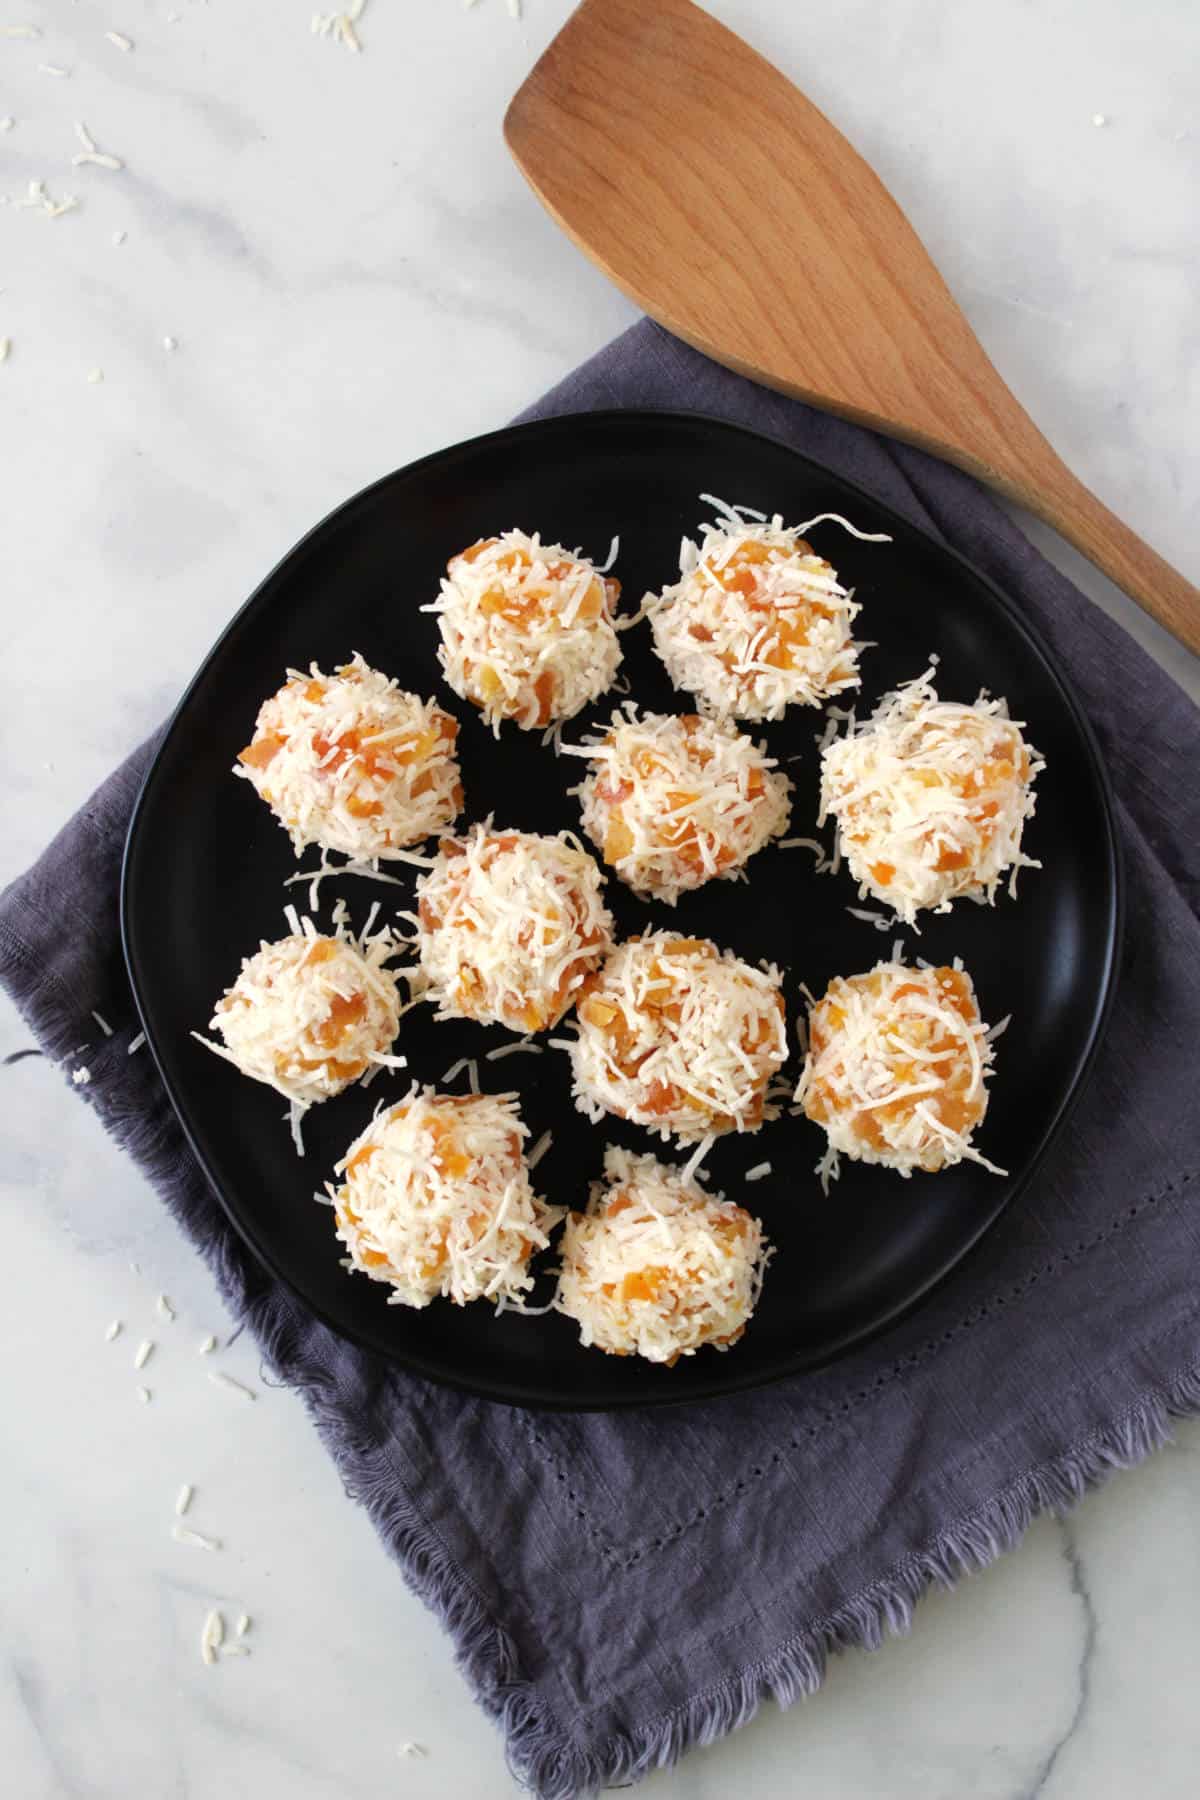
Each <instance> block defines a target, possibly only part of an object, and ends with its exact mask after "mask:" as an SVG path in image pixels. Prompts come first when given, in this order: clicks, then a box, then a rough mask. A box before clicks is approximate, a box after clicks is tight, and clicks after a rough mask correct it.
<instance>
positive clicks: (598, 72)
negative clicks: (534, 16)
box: [504, 0, 1200, 650]
mask: <svg viewBox="0 0 1200 1800" xmlns="http://www.w3.org/2000/svg"><path fill="white" fill-rule="evenodd" d="M504 134H505V138H506V139H507V142H508V146H509V148H510V150H511V151H512V153H513V155H514V157H515V158H516V160H517V162H518V164H519V165H520V167H521V169H522V171H523V173H524V174H525V176H526V178H527V179H528V181H529V183H530V185H531V186H532V188H533V190H534V192H535V193H536V194H537V195H538V197H539V199H540V200H541V201H542V202H543V203H544V205H545V206H546V207H547V208H548V209H549V211H550V212H551V214H552V215H553V216H554V218H555V219H557V220H558V222H559V224H560V225H561V226H562V227H563V229H564V230H565V231H566V232H567V233H568V235H569V236H570V237H572V238H573V239H574V241H575V242H576V243H577V244H578V245H579V246H580V248H581V249H583V250H585V251H586V252H587V254H588V255H589V256H590V257H591V258H592V259H593V260H594V261H595V262H597V263H598V264H599V266H600V267H601V269H603V270H604V272H605V274H607V275H609V276H610V277H611V278H612V280H613V281H615V282H616V283H617V285H618V286H619V287H621V288H623V289H624V290H625V292H626V293H627V294H628V295H629V296H630V297H631V298H632V299H633V300H635V301H636V302H637V304H638V305H639V306H640V307H642V308H643V309H644V310H645V311H646V312H648V313H650V314H651V316H652V317H654V318H656V319H658V320H659V321H660V322H661V323H662V324H663V325H665V326H666V327H667V328H668V330H670V331H673V332H675V333H676V334H677V335H678V336H679V337H681V338H684V339H686V341H687V342H688V343H689V344H694V345H695V346H696V348H697V349H698V350H702V351H704V353H705V354H706V355H708V356H712V357H715V358H716V359H717V361H718V362H723V363H726V364H727V365H728V366H729V367H730V368H732V369H736V370H738V372H739V373H740V374H743V375H749V376H751V377H752V378H753V379H754V380H756V381H761V382H765V383H766V384H767V385H768V386H769V387H774V388H780V389H782V390H783V392H784V393H787V394H794V395H797V396H798V397H799V398H801V399H803V400H810V401H812V402H813V403H814V404H815V405H817V406H822V407H827V408H828V409H829V410H830V411H832V412H837V413H843V414H845V415H846V417H847V418H851V419H856V420H858V421H859V422H860V423H861V424H864V425H870V426H872V427H873V428H874V429H875V430H877V431H884V432H888V433H890V434H891V435H893V436H895V437H900V438H906V439H908V440H909V441H910V442H911V443H914V444H919V445H920V446H921V448H922V449H925V450H931V451H933V452H934V453H935V454H936V455H938V456H943V457H945V458H946V459H947V460H948V461H950V462H953V463H957V464H958V465H959V467H960V468H963V469H967V470H969V472H970V473H971V474H972V475H976V476H979V477H980V478H981V479H983V480H984V481H988V482H990V483H991V484H992V485H993V486H994V487H997V488H999V489H1000V491H1001V493H1003V494H1007V495H1008V496H1009V497H1010V498H1012V499H1013V500H1017V501H1019V502H1020V503H1021V504H1022V505H1023V506H1027V507H1028V508H1029V509H1030V511H1031V512H1034V513H1037V514H1038V516H1039V517H1041V518H1043V519H1045V520H1046V521H1047V522H1048V523H1049V524H1051V525H1053V526H1054V527H1055V529H1056V530H1057V531H1060V532H1061V533H1062V535H1063V536H1064V537H1065V538H1068V539H1069V540H1070V541H1071V543H1073V544H1075V545H1076V546H1077V547H1078V548H1079V549H1080V550H1082V551H1083V553H1084V555H1085V556H1087V557H1089V558H1090V559H1091V561H1092V562H1094V563H1095V564H1096V566H1097V567H1098V568H1100V569H1103V570H1104V572H1105V574H1107V575H1109V576H1111V577H1112V579H1113V580H1114V581H1115V582H1117V583H1118V584H1119V585H1120V586H1121V587H1122V588H1124V590H1125V592H1126V593H1127V594H1130V595H1131V596H1132V597H1133V599H1135V600H1136V601H1137V602H1138V603H1139V604H1140V605H1141V606H1144V607H1145V609H1146V611H1147V612H1149V613H1152V614H1153V615H1154V617H1155V618H1156V619H1158V620H1160V621H1161V622H1162V624H1164V625H1165V626H1166V627H1167V629H1168V630H1169V631H1173V632H1174V633H1175V635H1176V636H1177V637H1179V638H1181V639H1182V640H1183V642H1184V643H1186V644H1187V645H1189V646H1190V648H1191V649H1193V650H1200V592H1198V591H1197V589H1196V588H1194V587H1192V586H1191V584H1190V583H1189V582H1187V581H1185V580H1184V579H1183V577H1182V576H1181V575H1180V574H1179V573H1178V572H1177V571H1176V570H1175V569H1173V568H1171V566H1170V564H1169V563H1167V562H1164V560H1163V558H1162V557H1161V556H1158V555H1157V554H1156V553H1155V552H1154V551H1153V550H1151V549H1150V547H1149V545H1147V544H1144V543H1143V542H1142V540H1141V539H1140V538H1139V537H1138V536H1137V535H1136V534H1135V533H1134V532H1132V531H1131V530H1130V529H1129V527H1128V526H1127V525H1124V524H1122V522H1121V520H1120V519H1118V518H1117V517H1116V516H1115V514H1113V513H1111V512H1110V511H1109V510H1108V508H1107V507H1106V506H1104V505H1103V504H1102V503H1101V502H1100V501H1099V500H1097V498H1096V496H1095V495H1094V494H1093V493H1091V492H1090V491H1089V490H1088V489H1087V488H1086V487H1084V485H1083V483H1082V482H1081V481H1078V480H1077V479H1076V478H1075V476H1074V475H1072V473H1071V471H1070V470H1069V469H1068V468H1067V467H1066V465H1065V463H1063V462H1062V461H1061V460H1060V458H1059V457H1058V456H1057V455H1056V454H1055V452H1054V451H1053V450H1052V449H1051V447H1050V445H1049V444H1048V443H1047V442H1046V439H1045V438H1044V437H1043V436H1042V434H1041V432H1040V431H1039V430H1038V429H1037V427H1036V426H1035V425H1034V423H1033V421H1032V419H1030V417H1029V415H1028V414H1027V413H1026V412H1025V411H1024V409H1023V408H1022V407H1021V406H1020V405H1019V404H1018V402H1017V401H1016V399H1015V398H1014V397H1013V395H1012V394H1011V393H1010V392H1009V390H1008V388H1007V387H1006V386H1005V384H1004V382H1003V381H1002V380H1001V379H1000V376H999V375H998V374H997V373H996V370H995V369H994V368H993V367H992V364H991V363H990V362H989V361H988V358H987V356H986V355H985V353H984V350H983V347H982V345H981V344H980V343H979V340H978V339H977V338H976V336H975V334H974V332H973V331H972V330H971V327H970V326H969V325H968V324H967V321H966V319H965V318H964V316H963V314H962V313H961V312H960V311H959V309H958V307H957V305H956V304H955V302H954V300H953V298H952V296H951V294H950V291H949V289H948V288H947V287H946V284H945V282H944V281H943V280H942V278H941V276H940V275H939V274H938V272H937V270H936V269H935V268H934V266H933V263H932V262H931V261H930V259H929V257H928V255H927V254H926V252H925V249H924V247H923V245H922V244H921V242H920V240H919V239H918V237H917V235H916V233H915V232H914V231H913V229H912V226H911V225H910V224H909V223H908V220H907V219H906V218H905V216H904V214H903V213H902V212H901V211H900V208H899V207H898V206H897V205H896V202H895V201H894V200H893V199H892V197H891V195H890V194H889V193H888V192H887V190H886V188H885V187H884V186H883V184H882V183H881V182H880V181H879V179H878V178H877V176H876V175H875V174H874V173H873V172H872V171H871V170H870V169H869V168H868V167H867V165H866V163H865V162H864V161H863V160H862V158H861V157H860V156H859V155H858V154H857V152H856V151H854V150H852V149H851V147H850V145H849V144H848V143H847V142H846V140H845V138H843V137H842V135H841V133H840V132H838V131H836V130H835V129H834V127H833V126H832V125H831V124H830V123H829V121H828V119H826V118H825V117H824V115H823V114H822V113H820V112H818V111H817V108H816V107H815V106H813V105H812V104H811V102H810V101H808V100H806V99H805V97H804V95H803V94H802V93H800V91H799V90H798V89H797V88H795V87H793V86H792V84H791V82H790V81H788V80H787V79H786V78H785V77H784V76H783V75H781V74H780V72H779V71H778V69H775V68H773V67H772V65H771V64H770V63H769V62H767V61H766V60H765V59H764V58H763V57H761V56H759V55H758V53H757V52H756V51H754V50H751V49H750V47H749V45H748V44H745V43H743V42H742V40H741V38H739V37H737V36H735V35H734V33H733V32H731V31H728V30H726V28H725V27H724V26H723V25H720V24H718V23H717V21H716V20H715V19H713V18H711V17H710V16H709V14H707V13H705V12H702V11H701V10H700V8H699V7H697V6H693V5H692V4H691V0H583V4H582V5H581V6H580V7H579V8H578V9H577V11H576V12H574V13H573V14H572V16H571V18H570V19H569V20H568V21H567V24H566V25H565V26H564V28H563V30H562V31H561V32H560V33H559V35H558V36H557V37H556V38H555V40H554V42H553V43H552V44H551V45H550V48H549V49H548V50H547V51H546V53H545V55H544V56H543V57H542V59H541V61H540V62H539V63H538V64H537V66H536V67H535V68H534V70H533V72H532V74H531V75H530V76H529V77H528V79H527V80H526V82H525V84H524V86H523V87H522V88H521V89H520V91H519V92H518V94H517V95H516V98H515V99H514V100H513V102H512V105H511V106H510V107H509V109H508V115H507V117H506V119H505V122H504Z"/></svg>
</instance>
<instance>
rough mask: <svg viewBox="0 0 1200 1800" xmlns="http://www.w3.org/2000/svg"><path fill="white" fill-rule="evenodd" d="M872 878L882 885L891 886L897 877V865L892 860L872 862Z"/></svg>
mask: <svg viewBox="0 0 1200 1800" xmlns="http://www.w3.org/2000/svg"><path fill="white" fill-rule="evenodd" d="M871 879H872V881H877V882H878V883H879V885H880V887H890V886H891V884H892V882H893V881H894V880H895V879H896V869H895V865H894V864H892V863H890V862H877V863H872V864H871Z"/></svg>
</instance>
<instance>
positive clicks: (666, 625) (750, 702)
mask: <svg viewBox="0 0 1200 1800" xmlns="http://www.w3.org/2000/svg"><path fill="white" fill-rule="evenodd" d="M701 499H703V500H706V501H709V502H711V503H712V504H713V505H714V506H716V507H717V508H718V511H719V517H718V519H717V521H716V522H715V523H709V524H705V525H703V526H702V527H701V537H700V542H699V544H696V543H694V542H693V540H692V539H691V538H684V540H683V542H682V544H681V546H680V552H679V570H680V574H679V580H678V581H677V582H674V583H673V584H671V585H670V586H668V587H665V588H664V589H663V590H662V592H661V594H647V595H646V597H645V599H644V600H643V602H642V604H643V607H644V609H645V611H646V612H647V613H648V614H649V617H650V629H651V632H652V634H653V637H654V648H655V652H656V654H657V655H658V656H659V658H660V659H661V660H662V662H663V664H664V665H665V667H666V670H667V673H668V675H669V676H670V678H671V680H672V682H673V683H674V684H675V686H676V687H677V688H683V689H684V690H685V691H686V692H688V693H692V694H694V695H695V696H696V698H697V701H698V702H699V705H700V707H701V710H702V711H704V712H709V713H713V714H716V715H717V716H718V717H727V716H733V717H736V718H743V719H781V718H782V717H783V715H784V712H785V710H786V709H787V707H789V706H794V705H800V706H820V705H821V704H822V703H823V702H824V701H826V700H828V699H830V698H832V696H833V695H835V694H841V693H845V692H846V691H847V690H848V689H850V688H854V687H857V686H858V682H859V674H858V652H859V650H860V648H861V647H862V646H861V645H859V644H857V643H855V641H854V638H853V635H852V626H853V624H854V620H855V619H856V618H857V616H858V613H859V611H860V608H859V606H858V604H857V602H856V601H855V599H854V597H853V594H852V593H851V592H850V591H848V590H847V589H846V588H844V587H843V586H842V584H841V582H840V581H839V580H838V578H837V574H836V572H835V571H834V569H833V568H832V567H831V566H830V564H829V563H827V562H826V561H825V559H824V558H823V557H821V556H818V555H817V554H816V552H815V551H814V550H813V548H812V546H811V545H810V544H809V543H808V542H807V541H806V539H805V537H804V533H805V532H806V531H809V530H811V529H812V527H813V526H814V525H816V524H819V523H820V522H821V520H820V519H812V520H809V521H808V522H807V523H806V524H804V525H794V526H789V525H785V524H784V522H783V519H782V517H781V515H780V514H778V513H776V514H775V516H774V517H773V518H771V519H769V520H767V519H764V518H763V516H762V515H761V514H753V516H752V517H751V516H747V515H750V514H751V509H750V508H747V507H731V506H728V505H726V503H725V502H723V501H717V500H714V499H713V496H711V495H707V494H705V495H701ZM834 517H836V515H832V514H823V515H822V518H834ZM838 523H839V524H842V525H843V526H845V528H846V529H847V530H848V531H850V532H851V533H852V534H853V535H854V536H855V537H868V536H871V541H878V542H884V543H886V542H890V539H888V538H886V537H885V536H883V535H882V534H878V535H872V534H868V533H865V532H860V531H857V530H856V529H855V528H854V527H853V526H851V525H850V524H849V522H848V521H847V520H844V519H838Z"/></svg>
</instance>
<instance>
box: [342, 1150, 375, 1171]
mask: <svg viewBox="0 0 1200 1800" xmlns="http://www.w3.org/2000/svg"><path fill="white" fill-rule="evenodd" d="M377 1147H378V1146H377V1145H375V1144H364V1145H363V1146H362V1148H361V1149H360V1150H356V1151H355V1152H354V1155H353V1156H352V1157H351V1158H350V1160H349V1162H348V1163H347V1164H346V1173H347V1175H353V1173H354V1171H355V1169H359V1168H361V1167H362V1165H363V1164H364V1163H366V1162H370V1160H371V1158H372V1157H373V1156H374V1154H375V1151H376V1149H377Z"/></svg>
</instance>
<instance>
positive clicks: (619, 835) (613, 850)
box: [604, 810, 633, 863]
mask: <svg viewBox="0 0 1200 1800" xmlns="http://www.w3.org/2000/svg"><path fill="white" fill-rule="evenodd" d="M632 849H633V833H632V831H630V829H629V827H628V825H627V824H626V823H625V820H624V819H623V818H622V816H621V813H620V811H619V810H618V811H616V812H614V813H613V815H612V817H611V819H610V820H609V822H608V830H607V831H606V832H605V834H604V860H605V862H606V863H618V862H620V860H621V858H622V857H623V856H628V855H629V852H630V851H631V850H632Z"/></svg>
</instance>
